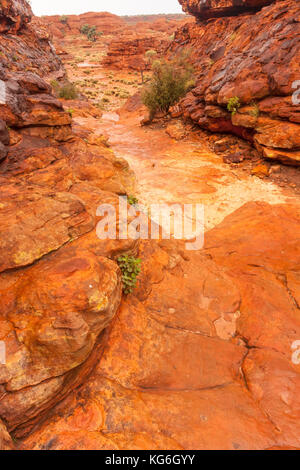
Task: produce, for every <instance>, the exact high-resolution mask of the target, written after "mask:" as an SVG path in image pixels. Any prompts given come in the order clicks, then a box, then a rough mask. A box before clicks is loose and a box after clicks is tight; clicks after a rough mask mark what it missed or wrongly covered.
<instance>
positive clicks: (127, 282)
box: [117, 255, 142, 295]
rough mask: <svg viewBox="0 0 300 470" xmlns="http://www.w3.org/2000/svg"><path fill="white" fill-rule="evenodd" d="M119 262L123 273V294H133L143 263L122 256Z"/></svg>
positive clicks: (127, 256)
mask: <svg viewBox="0 0 300 470" xmlns="http://www.w3.org/2000/svg"><path fill="white" fill-rule="evenodd" d="M117 261H118V265H119V267H120V269H121V271H122V282H123V292H124V294H125V295H128V294H131V292H132V291H133V290H134V288H135V287H136V283H137V277H138V275H139V274H140V272H141V262H142V261H141V260H140V259H139V258H135V257H134V256H129V255H123V256H120V257H119V258H118V260H117Z"/></svg>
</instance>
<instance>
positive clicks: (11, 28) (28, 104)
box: [0, 1, 136, 449]
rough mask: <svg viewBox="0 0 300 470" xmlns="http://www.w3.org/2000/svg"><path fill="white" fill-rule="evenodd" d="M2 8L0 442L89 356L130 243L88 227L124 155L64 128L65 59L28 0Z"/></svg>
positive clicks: (119, 180) (127, 177)
mask: <svg viewBox="0 0 300 470" xmlns="http://www.w3.org/2000/svg"><path fill="white" fill-rule="evenodd" d="M1 8H2V14H3V15H4V18H5V24H6V25H8V26H7V28H6V29H4V30H2V34H1V38H0V39H1V41H0V46H1V47H2V48H3V50H5V51H6V55H4V54H2V55H1V61H3V63H4V64H5V69H4V68H3V69H2V68H1V70H0V74H1V82H0V84H1V97H0V98H1V101H0V142H1V146H0V162H1V163H0V185H1V191H0V200H1V201H0V222H1V223H0V225H1V243H0V292H1V295H0V299H1V300H0V340H1V341H4V342H5V345H6V362H5V363H4V364H2V363H1V365H0V416H1V419H2V420H3V422H4V423H5V426H6V428H5V427H4V425H2V424H1V427H0V447H1V448H3V449H4V448H5V449H6V448H10V447H11V446H12V444H11V442H10V438H9V435H8V432H12V431H13V430H15V429H18V430H20V431H19V432H20V433H21V434H23V433H26V432H28V430H30V426H29V427H28V426H27V423H28V422H29V421H32V422H35V420H39V419H41V416H42V413H43V412H44V411H47V410H48V409H49V408H51V407H53V406H54V404H55V403H56V402H57V401H59V400H60V399H62V398H63V396H64V395H65V394H66V393H67V392H69V391H70V390H72V388H73V387H76V386H78V385H79V384H80V383H81V382H82V381H83V380H84V377H85V376H86V375H87V374H88V373H89V371H90V370H91V368H92V367H93V365H94V363H93V361H95V357H94V356H93V355H92V353H93V351H94V349H95V345H96V343H97V341H98V339H99V335H100V334H101V332H102V331H103V330H104V329H105V327H106V326H107V325H108V324H109V323H110V321H111V320H112V318H113V317H114V315H115V314H116V312H117V309H118V306H119V304H120V301H121V291H122V286H121V273H120V270H119V268H118V266H117V264H116V263H115V262H114V261H113V260H112V259H113V258H114V256H116V255H118V254H120V253H123V252H126V251H130V250H134V249H135V244H136V242H135V241H134V240H125V241H123V242H118V241H114V240H112V241H108V242H105V241H103V242H102V243H101V242H100V241H99V240H98V238H97V236H96V231H95V226H96V223H97V221H98V219H97V217H96V210H97V207H98V205H100V204H101V203H102V202H107V203H111V204H115V205H117V203H118V197H117V194H126V193H127V192H129V191H131V188H132V186H133V183H134V178H133V175H132V172H131V171H130V169H129V167H128V164H127V162H125V161H124V160H122V159H120V158H118V159H117V158H116V157H115V156H114V155H113V153H112V151H111V150H110V149H109V148H108V146H107V144H106V142H105V139H101V138H100V137H98V139H95V138H92V137H93V136H91V135H90V132H89V131H86V130H82V129H80V128H79V126H77V127H76V128H72V119H71V115H70V113H68V112H66V111H64V107H63V105H62V103H61V102H60V101H58V100H57V99H56V98H55V97H54V96H53V95H52V90H51V86H50V85H49V84H48V83H47V82H46V81H45V79H44V78H46V77H45V76H47V79H49V77H51V74H52V72H55V73H58V74H60V72H61V71H62V73H63V75H64V74H65V72H64V69H63V67H62V64H61V61H60V59H58V57H57V56H56V54H55V52H54V49H53V46H52V45H51V43H50V42H49V39H47V38H46V37H45V38H44V39H43V40H41V39H40V37H39V35H38V33H37V32H36V30H35V29H31V26H29V25H28V22H29V20H30V15H31V10H30V7H29V6H28V5H27V3H26V2H17V1H16V2H14V1H11V2H2V6H1ZM13 15H15V16H13ZM23 41H24V42H23ZM14 44H16V45H17V47H15V46H14ZM24 44H26V54H27V55H28V57H30V60H32V63H34V69H31V68H30V63H31V62H30V60H28V61H25V60H22V62H18V61H16V66H15V67H14V66H11V65H10V60H12V59H11V58H12V57H13V54H15V53H18V51H19V49H18V47H21V48H22V47H23V46H24ZM37 46H38V47H37ZM49 51H51V52H50V53H49ZM8 57H9V58H10V59H8ZM97 242H99V243H97ZM110 258H111V259H110ZM93 357H94V359H91V358H93Z"/></svg>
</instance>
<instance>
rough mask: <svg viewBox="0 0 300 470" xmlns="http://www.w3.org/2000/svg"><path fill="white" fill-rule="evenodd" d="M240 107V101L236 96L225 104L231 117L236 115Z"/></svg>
mask: <svg viewBox="0 0 300 470" xmlns="http://www.w3.org/2000/svg"><path fill="white" fill-rule="evenodd" d="M240 107H241V103H240V100H239V98H238V96H233V97H232V98H229V100H228V103H227V109H228V111H229V112H230V113H231V115H232V116H234V114H236V113H237V110H238V109H239V108H240Z"/></svg>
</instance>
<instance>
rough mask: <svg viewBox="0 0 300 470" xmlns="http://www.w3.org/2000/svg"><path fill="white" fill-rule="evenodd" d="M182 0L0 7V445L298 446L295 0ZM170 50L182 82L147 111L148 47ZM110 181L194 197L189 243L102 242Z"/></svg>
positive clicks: (299, 24)
mask: <svg viewBox="0 0 300 470" xmlns="http://www.w3.org/2000/svg"><path fill="white" fill-rule="evenodd" d="M179 3H180V4H182V6H183V9H184V11H185V12H186V13H187V14H188V15H179V16H177V15H174V16H173V15H167V16H166V17H165V16H162V17H160V16H159V17H155V16H154V17H151V16H150V17H149V16H145V17H143V18H140V17H128V18H124V17H117V16H116V15H112V14H109V13H87V14H84V15H80V16H76V15H70V16H67V17H64V18H62V17H59V16H56V17H46V18H42V17H41V18H38V17H34V16H33V13H32V11H31V7H30V6H29V4H28V3H27V2H26V1H25V0H2V1H1V3H0V185H1V187H0V220H1V224H0V232H1V237H0V341H1V342H3V343H5V346H6V358H5V359H6V360H5V361H2V362H3V364H2V363H0V449H1V450H9V449H11V450H12V449H15V450H118V449H119V450H140V449H144V450H147V449H151V450H166V449H168V450H189V449H199V450H204V449H205V450H208V449H224V450H248V449H255V450H265V449H299V448H300V424H299V416H300V398H299V396H300V394H299V390H300V360H299V361H298V360H297V358H298V355H297V354H296V355H295V348H296V347H295V345H296V344H298V343H297V342H298V341H299V340H300V311H299V308H300V244H299V238H300V204H299V194H300V175H299V161H300V153H299V152H300V141H299V129H300V128H299V123H300V103H299V102H298V101H297V99H296V100H294V98H295V92H296V93H297V88H296V85H295V83H296V82H298V81H299V80H300V66H299V58H300V38H299V30H300V6H299V2H298V1H297V0H275V1H272V0H237V1H234V0H202V1H200V0H180V2H179ZM85 24H88V25H89V26H90V27H93V26H95V27H96V28H97V31H98V32H99V33H100V32H101V35H100V34H99V37H98V38H97V39H96V40H95V41H90V40H89V39H88V38H87V37H86V36H85V35H84V34H82V33H81V28H82V26H83V25H85ZM185 48H189V49H190V51H191V55H190V60H191V63H192V64H193V67H194V70H195V77H196V80H195V84H194V86H193V87H192V89H191V90H190V91H189V92H188V93H187V94H186V96H184V97H183V98H182V99H181V100H180V101H179V102H178V103H177V104H176V105H175V106H174V107H172V108H171V109H170V113H168V114H165V115H160V116H157V117H156V118H155V119H154V120H153V121H152V122H150V123H149V120H148V119H147V117H146V118H145V115H146V114H147V110H146V108H145V106H144V105H143V103H142V100H141V90H142V88H143V83H142V78H143V79H144V80H146V81H147V80H148V79H149V77H150V76H151V70H150V69H151V67H150V66H148V64H147V63H145V52H147V50H149V49H155V50H156V52H157V54H158V57H172V56H173V55H174V54H176V53H178V52H180V51H181V50H184V49H185ZM141 70H142V71H143V73H144V76H143V77H142V75H141ZM65 84H72V85H74V88H75V89H76V94H75V95H74V96H72V97H71V99H65V98H66V96H65V97H64V96H59V95H60V90H61V89H62V87H63V86H65ZM234 97H236V98H238V103H239V106H238V108H237V110H236V112H234V113H232V112H231V111H230V110H229V109H228V106H227V105H228V101H229V100H230V99H231V98H234ZM68 98H70V97H68ZM126 195H127V196H128V197H130V196H133V195H134V196H135V197H136V198H137V199H138V200H139V201H140V202H141V203H143V204H144V205H145V206H146V207H149V206H150V205H151V204H152V203H153V202H157V203H166V204H169V205H171V204H174V203H177V204H196V203H201V204H203V205H204V207H205V241H204V246H203V248H202V249H201V250H197V251H187V250H186V249H185V243H184V240H176V239H174V238H172V239H171V240H165V239H163V238H162V237H161V238H159V239H158V240H151V239H145V240H135V239H133V238H129V239H124V240H120V239H115V240H112V239H106V240H100V239H99V238H98V237H97V234H96V225H97V223H98V221H99V217H98V216H97V215H96V213H97V207H98V206H99V205H100V204H111V205H112V206H114V207H116V208H117V207H118V203H119V197H120V196H122V197H124V196H126ZM117 214H118V210H117ZM118 215H119V214H118ZM120 255H132V256H135V257H138V258H140V259H141V262H142V264H141V267H142V269H141V274H140V275H139V277H138V284H137V287H136V288H135V289H134V291H133V292H132V293H131V294H129V295H124V293H122V273H121V270H120V268H119V266H118V262H117V260H118V258H119V257H120ZM296 352H297V351H296ZM295 357H296V360H294V359H293V358H295Z"/></svg>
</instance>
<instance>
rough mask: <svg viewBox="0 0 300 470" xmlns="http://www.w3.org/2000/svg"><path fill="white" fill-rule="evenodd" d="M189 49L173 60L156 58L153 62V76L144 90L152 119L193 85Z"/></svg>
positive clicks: (166, 109) (144, 98)
mask: <svg viewBox="0 0 300 470" xmlns="http://www.w3.org/2000/svg"><path fill="white" fill-rule="evenodd" d="M189 55H190V53H189V52H188V51H184V52H183V53H181V54H180V55H179V56H177V57H175V58H174V59H173V60H170V61H167V60H155V61H154V62H153V64H152V78H151V80H150V83H149V85H148V86H146V87H145V88H144V90H143V94H142V99H143V103H144V104H145V105H146V106H147V108H148V109H149V112H150V118H151V119H152V118H153V117H154V116H155V114H156V113H157V112H168V111H169V109H170V107H171V106H173V105H174V104H175V103H176V102H177V101H178V100H179V99H180V98H182V97H183V96H184V95H185V94H186V93H187V92H188V91H189V90H190V89H191V88H192V87H193V86H194V84H195V83H194V80H193V67H192V65H190V63H189V60H188V58H189Z"/></svg>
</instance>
